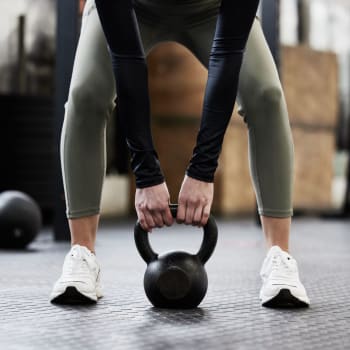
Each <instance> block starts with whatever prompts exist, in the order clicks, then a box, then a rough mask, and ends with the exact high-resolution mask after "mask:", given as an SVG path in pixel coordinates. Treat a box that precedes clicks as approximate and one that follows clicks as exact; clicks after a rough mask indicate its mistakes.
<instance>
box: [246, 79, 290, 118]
mask: <svg viewBox="0 0 350 350" xmlns="http://www.w3.org/2000/svg"><path fill="white" fill-rule="evenodd" d="M243 110H244V117H245V121H246V122H247V123H248V124H249V123H250V124H251V123H266V122H267V121H268V120H270V121H273V120H281V119H283V118H284V117H287V119H288V114H287V108H286V104H285V99H284V94H283V90H282V87H281V86H280V85H277V84H276V85H269V86H265V87H264V88H262V89H259V90H258V91H257V92H256V93H255V94H252V95H251V96H250V99H249V100H248V101H247V103H246V104H245V106H244V108H243Z"/></svg>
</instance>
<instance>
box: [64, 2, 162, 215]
mask: <svg viewBox="0 0 350 350" xmlns="http://www.w3.org/2000/svg"><path fill="white" fill-rule="evenodd" d="M140 31H141V36H142V40H143V42H144V47H145V52H146V53H147V52H148V51H149V50H150V48H151V47H152V45H153V44H154V41H155V40H156V39H155V38H156V35H155V33H154V32H153V29H151V28H148V27H146V26H145V25H144V24H140ZM115 97H116V93H115V82H114V77H113V70H112V64H111V58H110V55H109V52H108V48H107V43H106V39H105V36H104V34H103V31H102V27H101V24H100V20H99V17H98V14H97V11H96V8H95V5H94V1H92V0H90V1H88V2H87V4H86V5H85V10H84V16H83V23H82V30H81V35H80V39H79V43H78V47H77V52H76V57H75V62H74V67H73V74H72V79H71V85H70V91H69V97H68V102H67V104H66V114H65V119H64V124H63V129H62V135H61V162H62V173H63V179H64V187H65V196H66V201H67V216H68V218H70V219H74V218H81V217H88V216H92V215H96V214H98V213H99V210H100V199H101V193H102V185H103V179H104V175H105V166H106V145H105V144H106V138H105V131H106V123H107V119H108V117H109V116H110V115H111V113H112V110H113V108H114V100H115Z"/></svg>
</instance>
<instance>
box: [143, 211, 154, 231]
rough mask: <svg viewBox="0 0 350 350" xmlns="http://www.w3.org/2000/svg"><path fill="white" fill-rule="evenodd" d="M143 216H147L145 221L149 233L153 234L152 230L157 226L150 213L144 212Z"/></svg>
mask: <svg viewBox="0 0 350 350" xmlns="http://www.w3.org/2000/svg"><path fill="white" fill-rule="evenodd" d="M143 214H144V215H145V220H146V223H147V227H148V232H152V229H153V228H155V227H156V224H155V223H154V220H153V218H152V215H151V213H150V212H149V211H144V213H143Z"/></svg>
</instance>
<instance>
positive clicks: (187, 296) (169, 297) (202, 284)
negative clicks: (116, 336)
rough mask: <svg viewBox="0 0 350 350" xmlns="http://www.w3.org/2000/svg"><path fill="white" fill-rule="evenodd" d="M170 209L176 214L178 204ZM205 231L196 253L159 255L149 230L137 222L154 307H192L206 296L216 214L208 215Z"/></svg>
mask: <svg viewBox="0 0 350 350" xmlns="http://www.w3.org/2000/svg"><path fill="white" fill-rule="evenodd" d="M170 210H171V213H172V215H173V217H176V213H177V205H176V204H172V205H170ZM203 231H204V236H203V241H202V244H201V247H200V249H199V251H198V253H197V254H194V255H192V254H189V253H186V252H182V251H175V252H170V253H166V254H164V255H161V256H158V254H157V253H155V252H154V251H153V249H152V248H151V245H150V243H149V238H148V232H146V231H145V230H143V229H142V227H141V225H140V224H139V222H137V223H136V225H135V230H134V238H135V243H136V247H137V250H138V251H139V253H140V255H141V257H142V258H143V260H144V261H145V262H146V263H147V269H146V272H145V275H144V289H145V292H146V295H147V297H148V299H149V300H150V302H151V303H152V304H153V305H154V306H155V307H160V308H176V309H189V308H195V307H197V306H198V305H199V303H200V302H201V301H202V300H203V298H204V296H205V294H206V292H207V288H208V277H207V273H206V271H205V269H204V264H205V263H206V262H207V261H208V259H209V258H210V256H211V255H212V253H213V251H214V249H215V246H216V242H217V237H218V229H217V226H216V222H215V219H214V217H213V216H210V217H209V219H208V222H207V224H206V225H205V226H204V227H203Z"/></svg>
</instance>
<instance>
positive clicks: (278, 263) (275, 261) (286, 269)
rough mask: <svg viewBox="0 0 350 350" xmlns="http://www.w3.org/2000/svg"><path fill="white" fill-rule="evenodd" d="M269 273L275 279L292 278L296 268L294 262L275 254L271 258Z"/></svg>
mask: <svg viewBox="0 0 350 350" xmlns="http://www.w3.org/2000/svg"><path fill="white" fill-rule="evenodd" d="M271 273H272V274H274V277H275V278H278V277H281V278H283V277H287V276H288V277H294V276H295V273H296V267H295V263H294V260H293V259H292V258H291V257H289V256H287V255H284V254H278V255H277V254H276V255H274V256H273V257H272V258H271Z"/></svg>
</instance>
